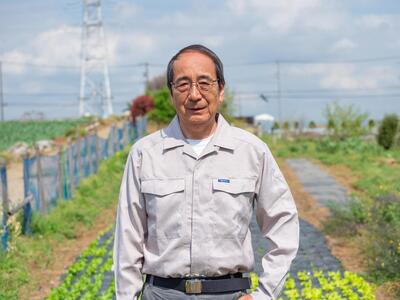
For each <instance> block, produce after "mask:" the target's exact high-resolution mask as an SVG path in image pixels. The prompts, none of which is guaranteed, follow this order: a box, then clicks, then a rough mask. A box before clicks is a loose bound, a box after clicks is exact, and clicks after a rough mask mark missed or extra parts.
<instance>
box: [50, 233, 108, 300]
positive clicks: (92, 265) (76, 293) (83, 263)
mask: <svg viewBox="0 0 400 300" xmlns="http://www.w3.org/2000/svg"><path fill="white" fill-rule="evenodd" d="M109 230H110V229H108V230H107V231H109ZM103 234H104V233H103ZM103 234H101V235H100V236H102V235H103ZM99 240H100V238H98V239H97V240H96V241H94V242H92V243H91V244H90V246H89V247H88V248H87V249H86V250H85V251H84V252H83V253H82V255H81V256H80V257H79V258H78V259H77V260H76V262H75V263H74V264H73V265H72V266H71V267H70V268H69V269H68V272H67V274H66V276H65V278H64V281H63V283H62V284H61V285H59V286H58V287H57V288H55V289H53V290H52V291H51V293H50V295H49V297H48V298H47V299H48V300H68V299H71V300H72V299H98V298H99V297H105V296H106V295H108V294H109V293H110V291H109V289H107V290H106V291H105V292H101V291H100V289H101V287H102V283H103V280H104V276H105V273H107V272H111V266H112V255H111V254H109V255H107V252H108V249H109V248H110V246H111V243H112V242H113V237H112V236H110V237H109V238H108V239H107V240H106V241H104V242H103V243H102V244H101V245H100V244H99ZM109 252H111V251H109ZM110 285H113V283H112V282H111V284H110ZM110 299H111V298H110Z"/></svg>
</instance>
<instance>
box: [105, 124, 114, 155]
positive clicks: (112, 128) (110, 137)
mask: <svg viewBox="0 0 400 300" xmlns="http://www.w3.org/2000/svg"><path fill="white" fill-rule="evenodd" d="M108 141H109V144H110V143H111V147H110V145H109V150H110V148H111V150H110V152H108V157H110V156H112V155H113V154H114V124H113V125H112V126H111V130H110V134H109V136H108ZM108 157H107V158H108Z"/></svg>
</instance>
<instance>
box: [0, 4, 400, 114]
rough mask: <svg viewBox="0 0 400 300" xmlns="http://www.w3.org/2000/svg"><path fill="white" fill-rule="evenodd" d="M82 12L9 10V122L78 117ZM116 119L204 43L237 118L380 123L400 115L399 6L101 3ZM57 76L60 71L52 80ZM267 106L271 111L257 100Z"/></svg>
mask: <svg viewBox="0 0 400 300" xmlns="http://www.w3.org/2000/svg"><path fill="white" fill-rule="evenodd" d="M81 6H82V4H81V1H76V0H67V1H55V0H37V1H5V0H0V12H1V16H2V17H1V18H0V60H1V61H2V66H3V89H4V100H5V102H6V103H7V106H6V107H5V115H6V119H18V118H20V117H21V116H22V115H23V114H24V112H30V111H36V112H39V111H41V112H44V113H45V116H46V117H47V118H62V117H74V116H77V114H78V96H79V79H80V72H79V62H80V36H81V23H82V7H81ZM102 8H103V21H104V28H105V33H106V41H107V49H108V54H109V57H108V61H109V65H110V80H111V90H112V94H113V101H114V110H115V111H116V112H118V113H119V112H121V111H122V110H123V109H124V108H125V107H126V103H127V102H128V101H129V100H130V99H132V98H134V97H136V96H137V95H139V94H140V93H142V92H143V81H144V78H143V72H144V68H143V67H142V66H140V65H139V66H136V64H140V63H143V62H148V63H150V77H151V76H155V75H160V74H162V73H163V72H164V69H165V66H166V64H167V63H168V60H169V59H170V57H171V56H172V55H173V54H175V53H176V52H177V51H178V50H179V49H180V48H182V47H184V46H186V45H189V44H192V43H202V44H204V45H206V46H208V47H210V48H211V49H213V50H214V51H215V52H216V53H217V54H218V55H219V56H220V57H221V59H222V61H223V62H224V64H225V76H226V81H227V88H228V89H229V90H230V91H233V92H234V93H235V106H236V113H237V114H240V115H253V114H257V113H269V114H272V115H274V116H275V117H277V118H278V117H279V100H278V99H279V98H278V93H277V64H276V62H277V61H279V62H280V63H279V71H280V85H281V117H282V119H284V120H286V119H288V120H298V121H305V122H308V121H310V120H316V121H318V122H323V121H324V115H323V110H324V108H325V107H326V105H327V104H328V103H331V102H332V101H338V102H339V103H341V104H343V105H350V104H353V105H355V106H356V107H357V108H358V109H359V110H360V111H362V112H367V113H368V114H369V116H370V117H371V118H375V119H380V118H381V117H382V116H383V115H384V114H386V113H391V112H397V113H400V35H399V34H398V33H399V32H400V3H399V2H398V1H377V0H376V1H373V0H353V1H329V0H281V1H274V0H230V1H215V0H214V1H210V0H209V1H204V0H203V1H183V0H181V1H144V0H143V1H103V7H102ZM49 66H59V67H58V68H56V67H54V68H51V67H49ZM261 93H263V94H264V95H266V96H267V98H268V102H267V103H266V102H264V101H262V100H261V98H260V97H259V95H260V94H261Z"/></svg>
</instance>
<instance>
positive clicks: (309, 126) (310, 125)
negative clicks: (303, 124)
mask: <svg viewBox="0 0 400 300" xmlns="http://www.w3.org/2000/svg"><path fill="white" fill-rule="evenodd" d="M316 127H317V124H315V122H314V121H310V123H308V128H316Z"/></svg>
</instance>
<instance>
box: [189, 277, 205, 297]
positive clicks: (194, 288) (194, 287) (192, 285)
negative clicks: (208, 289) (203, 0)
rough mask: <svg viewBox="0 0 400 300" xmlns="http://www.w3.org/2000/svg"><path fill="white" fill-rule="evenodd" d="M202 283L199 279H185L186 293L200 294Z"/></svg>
mask: <svg viewBox="0 0 400 300" xmlns="http://www.w3.org/2000/svg"><path fill="white" fill-rule="evenodd" d="M201 290H202V284H201V280H200V279H188V280H186V281H185V292H186V293H187V294H201Z"/></svg>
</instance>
